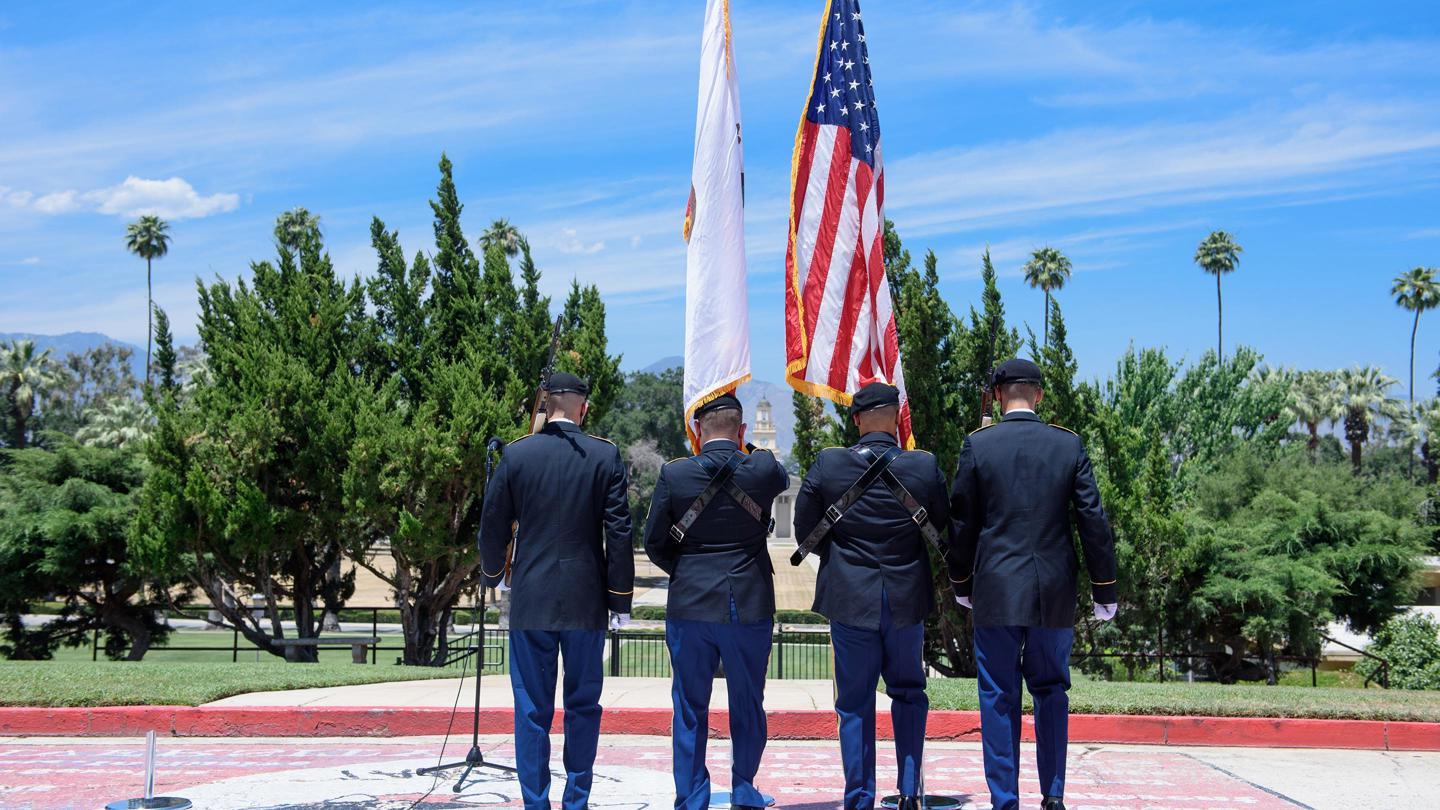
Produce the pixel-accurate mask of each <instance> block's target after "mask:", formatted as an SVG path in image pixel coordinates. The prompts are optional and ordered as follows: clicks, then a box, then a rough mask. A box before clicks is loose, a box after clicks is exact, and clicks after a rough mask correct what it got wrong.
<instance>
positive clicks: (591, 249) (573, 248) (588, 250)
mask: <svg viewBox="0 0 1440 810" xmlns="http://www.w3.org/2000/svg"><path fill="white" fill-rule="evenodd" d="M555 249H556V250H558V251H560V252H561V253H565V254H569V255H573V254H581V255H592V254H595V253H599V252H600V251H602V250H604V249H605V242H604V240H600V241H596V242H591V243H590V244H588V245H587V244H585V243H584V242H582V241H580V239H579V236H578V232H577V231H576V230H575V229H574V228H564V229H562V230H561V231H560V238H559V239H557V240H556V241H555Z"/></svg>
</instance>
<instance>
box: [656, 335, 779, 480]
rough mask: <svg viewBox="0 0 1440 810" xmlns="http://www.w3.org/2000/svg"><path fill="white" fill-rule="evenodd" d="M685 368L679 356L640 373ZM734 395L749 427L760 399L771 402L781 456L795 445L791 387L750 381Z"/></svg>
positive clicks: (657, 363)
mask: <svg viewBox="0 0 1440 810" xmlns="http://www.w3.org/2000/svg"><path fill="white" fill-rule="evenodd" d="M684 365H685V358H684V357H681V356H680V355H678V354H677V355H673V356H671V357H662V358H660V359H659V360H656V361H655V362H653V363H651V364H650V365H648V366H646V367H644V368H642V369H640V371H642V372H645V373H647V374H659V373H660V372H662V371H668V370H669V369H672V368H681V367H683V366H684ZM737 395H738V396H739V397H740V404H741V405H744V406H745V421H746V422H749V423H750V424H751V425H754V424H755V406H756V405H758V404H759V403H760V400H761V399H766V400H769V401H770V418H771V419H773V420H775V445H776V449H778V450H779V451H780V454H781V455H785V454H787V453H789V452H790V447H791V445H793V444H795V409H794V407H793V406H792V403H791V399H790V386H788V385H784V384H781V383H772V382H766V381H764V380H751V381H750V382H747V383H745V384H744V385H741V386H740V390H739V392H737Z"/></svg>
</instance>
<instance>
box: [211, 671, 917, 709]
mask: <svg viewBox="0 0 1440 810" xmlns="http://www.w3.org/2000/svg"><path fill="white" fill-rule="evenodd" d="M474 688H475V679H474V678H466V679H465V680H464V686H463V688H462V686H461V680H460V679H459V678H449V679H445V680H433V681H399V682H393V683H375V684H364V685H361V686H331V687H326V688H323V689H295V690H291V691H286V692H251V693H250V694H248V695H236V696H234V697H228V698H225V699H223V700H217V701H215V702H213V703H207V704H205V705H206V706H207V707H211V706H232V707H234V706H252V707H253V706H364V707H367V708H374V709H381V708H400V707H412V708H418V707H431V708H444V709H448V708H450V707H451V706H453V705H455V695H456V693H457V692H459V694H460V706H461V708H464V707H468V706H471V705H473V702H472V701H473V700H474V698H473V697H472V695H471V691H470V690H472V689H474ZM556 694H559V692H558V691H557V692H556ZM876 698H877V701H876V706H877V709H878V710H880V711H889V709H890V699H889V698H887V697H886V696H885V694H884V693H883V692H882V693H880V694H879V695H877V696H876ZM600 705H601V706H604V707H605V708H606V709H663V710H665V711H669V710H670V708H671V704H670V679H669V678H606V679H605V686H604V689H603V690H602V691H601V693H600ZM480 706H481V707H482V708H487V709H509V708H511V707H513V706H514V697H513V693H512V692H511V690H510V676H509V675H486V676H485V677H484V679H483V681H482V682H481V684H480ZM728 706H729V700H728V696H727V695H726V693H725V681H724V680H723V679H719V678H717V679H716V680H715V689H714V691H713V693H712V697H711V699H710V708H711V709H712V710H716V711H724V710H725V709H726V708H727V707H728ZM834 709H835V701H834V691H833V687H832V686H831V684H830V681H801V680H794V681H766V683H765V710H766V711H770V712H777V711H793V710H802V711H814V710H822V711H834Z"/></svg>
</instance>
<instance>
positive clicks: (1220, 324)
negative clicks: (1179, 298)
mask: <svg viewBox="0 0 1440 810" xmlns="http://www.w3.org/2000/svg"><path fill="white" fill-rule="evenodd" d="M1215 330H1216V332H1215V335H1216V342H1215V347H1216V348H1215V351H1216V352H1217V353H1218V354H1219V356H1220V362H1222V363H1223V362H1225V304H1224V302H1223V301H1221V299H1220V274H1219V273H1216V274H1215Z"/></svg>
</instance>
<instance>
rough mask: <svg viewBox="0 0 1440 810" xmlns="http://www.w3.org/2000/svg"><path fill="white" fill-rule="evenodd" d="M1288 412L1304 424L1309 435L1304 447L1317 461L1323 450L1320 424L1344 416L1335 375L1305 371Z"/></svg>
mask: <svg viewBox="0 0 1440 810" xmlns="http://www.w3.org/2000/svg"><path fill="white" fill-rule="evenodd" d="M1289 415H1290V417H1291V418H1292V419H1294V420H1295V421H1296V422H1299V423H1300V424H1302V425H1304V426H1305V429H1306V430H1307V431H1308V432H1309V433H1310V438H1309V440H1308V441H1306V442H1305V449H1306V450H1307V451H1309V453H1310V460H1311V461H1312V462H1313V461H1315V457H1316V453H1317V452H1318V451H1319V449H1320V427H1321V426H1322V425H1324V424H1325V423H1326V422H1336V421H1339V420H1340V418H1341V417H1343V416H1344V415H1345V408H1344V404H1343V403H1342V401H1341V398H1340V390H1339V388H1338V387H1337V386H1336V379H1335V374H1334V373H1333V372H1329V371H1302V372H1300V374H1299V376H1297V377H1296V379H1295V385H1294V387H1293V388H1291V390H1290V404H1289Z"/></svg>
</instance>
